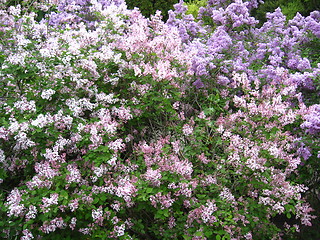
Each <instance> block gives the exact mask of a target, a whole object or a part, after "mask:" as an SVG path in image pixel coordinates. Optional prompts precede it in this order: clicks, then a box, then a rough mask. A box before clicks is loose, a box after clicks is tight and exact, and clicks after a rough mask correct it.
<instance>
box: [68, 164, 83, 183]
mask: <svg viewBox="0 0 320 240" xmlns="http://www.w3.org/2000/svg"><path fill="white" fill-rule="evenodd" d="M67 170H68V171H69V174H68V175H67V176H66V180H67V182H68V183H72V182H77V183H79V182H81V179H82V177H81V172H80V170H79V169H78V167H77V165H76V164H69V165H68V166H67Z"/></svg>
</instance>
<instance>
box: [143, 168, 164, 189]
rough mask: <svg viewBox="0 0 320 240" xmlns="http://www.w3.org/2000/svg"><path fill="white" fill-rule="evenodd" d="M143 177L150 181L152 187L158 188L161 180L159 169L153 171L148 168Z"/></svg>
mask: <svg viewBox="0 0 320 240" xmlns="http://www.w3.org/2000/svg"><path fill="white" fill-rule="evenodd" d="M143 177H144V178H145V179H146V180H148V181H150V182H151V184H152V185H154V186H160V183H161V182H160V179H161V177H162V176H161V171H160V170H159V169H156V170H153V169H151V168H149V169H148V170H147V171H146V173H145V174H144V175H143Z"/></svg>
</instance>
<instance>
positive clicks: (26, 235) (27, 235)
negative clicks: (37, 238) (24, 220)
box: [21, 229, 34, 240]
mask: <svg viewBox="0 0 320 240" xmlns="http://www.w3.org/2000/svg"><path fill="white" fill-rule="evenodd" d="M22 234H23V236H22V237H21V240H31V239H34V236H33V235H32V233H31V232H30V231H29V230H28V229H25V230H23V231H22Z"/></svg>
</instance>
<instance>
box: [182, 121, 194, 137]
mask: <svg viewBox="0 0 320 240" xmlns="http://www.w3.org/2000/svg"><path fill="white" fill-rule="evenodd" d="M182 132H183V134H184V135H185V136H189V135H191V134H192V133H193V127H192V126H190V125H189V124H185V125H183V127H182Z"/></svg>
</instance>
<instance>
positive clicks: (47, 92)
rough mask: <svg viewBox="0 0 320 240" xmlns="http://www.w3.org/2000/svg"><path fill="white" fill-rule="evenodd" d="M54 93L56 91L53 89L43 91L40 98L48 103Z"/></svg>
mask: <svg viewBox="0 0 320 240" xmlns="http://www.w3.org/2000/svg"><path fill="white" fill-rule="evenodd" d="M55 93H56V91H55V90H53V89H46V90H43V91H42V93H41V98H43V99H47V100H49V101H50V100H51V99H52V95H54V94H55Z"/></svg>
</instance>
